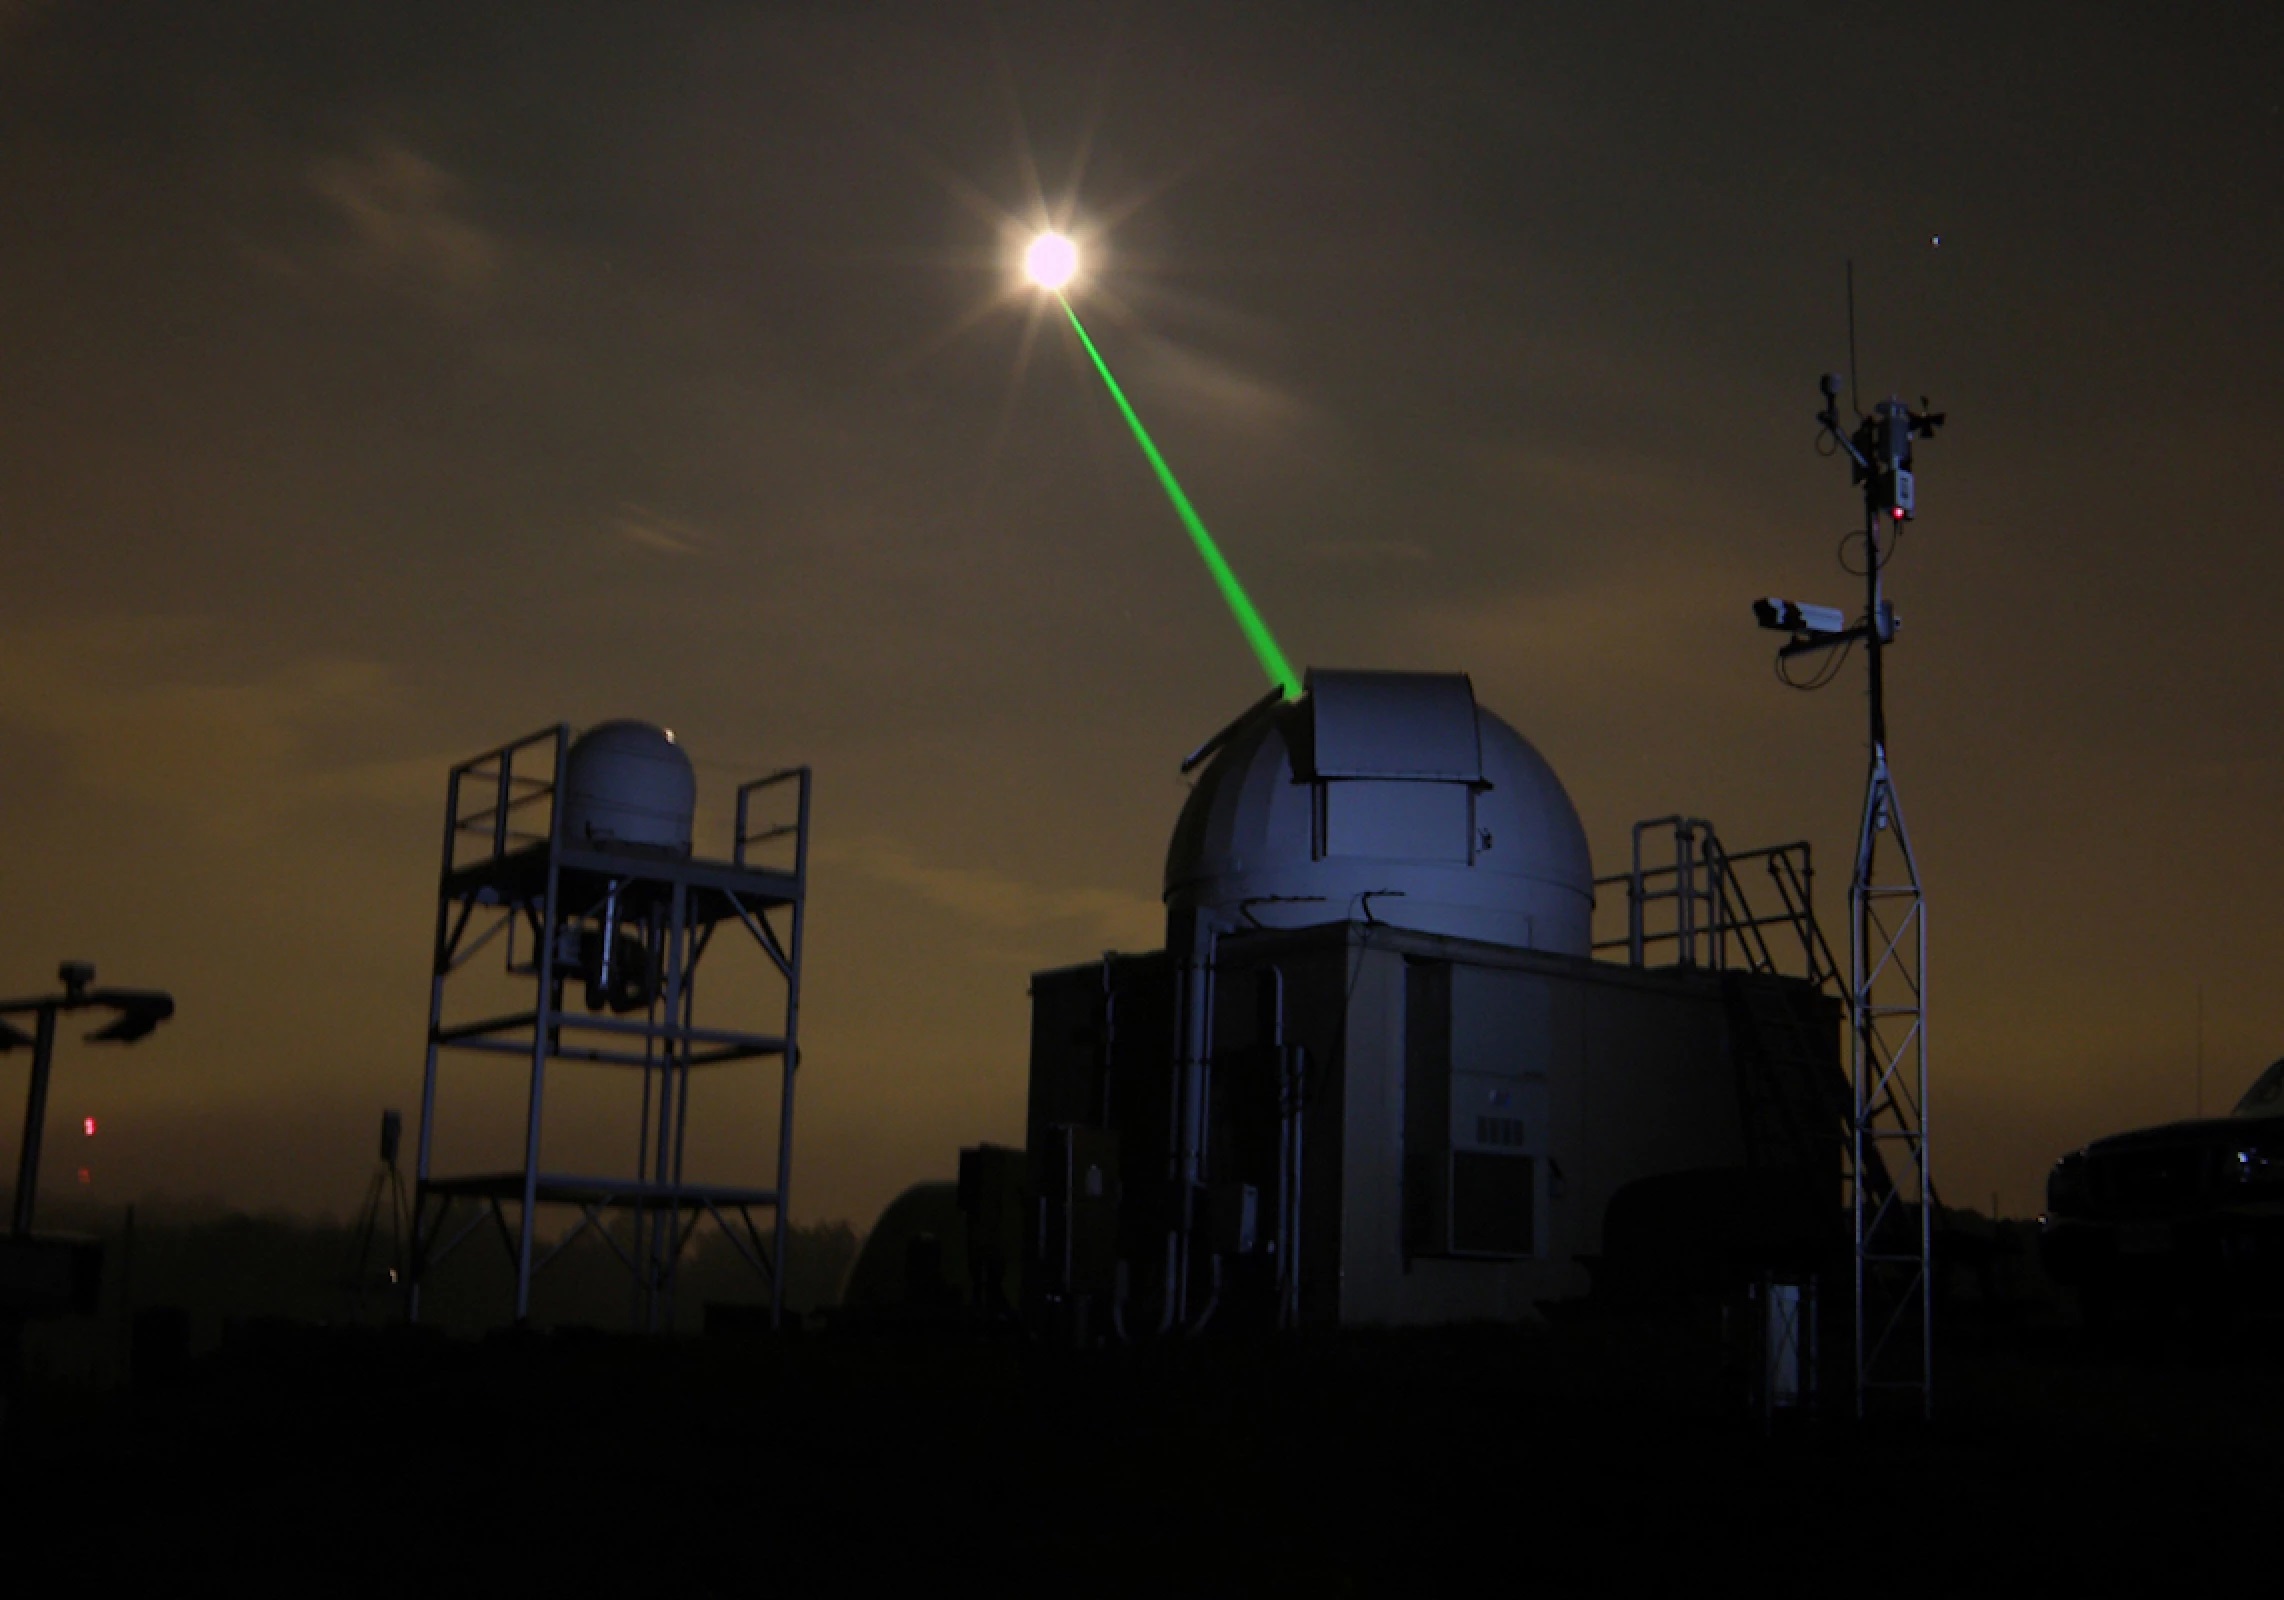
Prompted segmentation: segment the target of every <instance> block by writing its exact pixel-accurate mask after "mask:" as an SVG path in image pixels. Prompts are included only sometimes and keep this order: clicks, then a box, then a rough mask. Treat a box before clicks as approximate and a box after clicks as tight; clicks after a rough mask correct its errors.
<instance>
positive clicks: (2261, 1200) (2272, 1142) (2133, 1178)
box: [2038, 1061, 2284, 1319]
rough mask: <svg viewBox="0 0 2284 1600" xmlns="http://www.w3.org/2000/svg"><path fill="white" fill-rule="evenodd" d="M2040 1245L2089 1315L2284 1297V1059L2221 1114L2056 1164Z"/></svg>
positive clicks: (2103, 1144) (2110, 1141) (2112, 1141)
mask: <svg viewBox="0 0 2284 1600" xmlns="http://www.w3.org/2000/svg"><path fill="white" fill-rule="evenodd" d="M2038 1246H2039V1258H2040V1259H2041V1260H2042V1261H2043V1262H2044V1263H2045V1265H2046V1270H2047V1271H2048V1272H2049V1273H2050V1274H2052V1275H2053V1277H2054V1278H2056V1279H2057V1280H2058V1281H2060V1282H2062V1283H2064V1284H2067V1285H2070V1286H2071V1287H2073V1288H2075V1289H2076V1290H2077V1291H2078V1295H2079V1298H2080V1302H2081V1304H2082V1305H2083V1306H2084V1307H2085V1310H2086V1312H2087V1315H2088V1316H2089V1317H2090V1318H2095V1319H2099V1318H2100V1317H2102V1316H2103V1315H2105V1314H2107V1313H2108V1312H2110V1311H2113V1310H2116V1309H2118V1308H2120V1307H2121V1306H2134V1307H2152V1306H2157V1305H2187V1306H2191V1307H2207V1308H2213V1307H2259V1306H2271V1307H2274V1306H2284V1061H2279V1062H2277V1063H2276V1064H2275V1065H2274V1066H2272V1067H2270V1068H2269V1069H2268V1070H2267V1071H2266V1072H2263V1073H2262V1074H2261V1075H2260V1076H2259V1078H2258V1079H2257V1080H2255V1081H2254V1083H2253V1085H2252V1087H2251V1088H2250V1089H2248V1090H2246V1091H2245V1094H2244V1098H2243V1099H2241V1100H2239V1101H2238V1102H2237V1103H2236V1109H2235V1110H2233V1111H2231V1112H2230V1113H2229V1114H2228V1115H2227V1116H2225V1117H2207V1118H2199V1119H2197V1120H2195V1121H2190V1122H2174V1123H2168V1124H2167V1125H2165V1126H2164V1127H2160V1128H2141V1129H2137V1130H2135V1131H2134V1132H2132V1133H2120V1134H2114V1135H2112V1136H2111V1137H2109V1138H2107V1139H2097V1140H2095V1141H2094V1142H2093V1143H2092V1144H2090V1145H2087V1146H2086V1147H2085V1148H2084V1149H2083V1150H2074V1151H2072V1152H2071V1153H2070V1154H2068V1155H2066V1156H2064V1157H2063V1158H2062V1159H2061V1160H2060V1161H2057V1162H2056V1163H2054V1170H2053V1171H2052V1172H2051V1173H2049V1174H2048V1176H2047V1179H2046V1215H2045V1216H2044V1217H2043V1218H2041V1219H2040V1222H2039V1230H2038Z"/></svg>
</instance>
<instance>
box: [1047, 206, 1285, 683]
mask: <svg viewBox="0 0 2284 1600" xmlns="http://www.w3.org/2000/svg"><path fill="white" fill-rule="evenodd" d="M1023 270H1024V273H1025V274H1026V276H1028V277H1029V278H1030V280H1031V281H1032V282H1033V283H1035V284H1037V285H1038V286H1039V287H1040V288H1042V289H1044V290H1046V291H1047V292H1048V293H1050V294H1052V295H1053V296H1054V297H1055V302H1056V304H1058V305H1060V306H1061V307H1062V308H1063V315H1064V316H1066V317H1068V318H1069V319H1070V323H1071V331H1072V332H1073V333H1075V334H1077V335H1078V336H1079V344H1080V345H1081V346H1082V347H1084V349H1085V350H1086V353H1087V358H1088V359H1089V360H1091V361H1092V362H1093V363H1094V370H1095V371H1096V372H1097V373H1098V374H1100V375H1101V377H1102V385H1103V387H1104V388H1105V389H1108V390H1109V391H1110V398H1111V400H1112V401H1113V402H1114V403H1115V404H1116V405H1117V407H1118V412H1119V415H1120V416H1122V417H1124V418H1125V419H1126V426H1127V427H1128V428H1129V429H1131V430H1132V431H1133V434H1134V442H1135V444H1136V445H1138V446H1140V447H1141V450H1142V457H1143V459H1144V460H1145V461H1147V462H1149V463H1150V470H1151V471H1152V472H1153V473H1154V474H1156V476H1157V479H1158V486H1159V487H1160V488H1161V489H1163V490H1165V491H1166V499H1167V501H1168V502H1169V503H1170V504H1171V505H1172V506H1173V508H1174V515H1175V517H1176V518H1178V519H1179V520H1180V522H1181V524H1182V527H1183V528H1184V529H1185V530H1186V531H1187V532H1188V534H1189V536H1190V543H1191V544H1193V545H1195V546H1196V547H1197V553H1198V559H1199V560H1201V561H1203V562H1204V563H1205V570H1206V571H1207V573H1208V574H1210V575H1211V576H1212V578H1213V581H1214V585H1215V587H1217V588H1218V589H1220V590H1221V598H1222V600H1223V601H1224V602H1225V603H1226V604H1227V605H1228V607H1229V614H1230V615H1231V616H1232V617H1234V618H1236V620H1237V628H1238V631H1239V632H1240V633H1242V634H1244V636H1245V642H1246V644H1248V645H1249V646H1251V647H1252V650H1253V656H1254V659H1255V660H1257V661H1259V662H1260V663H1261V670H1262V671H1263V672H1265V673H1267V674H1268V677H1269V681H1270V682H1271V683H1272V684H1274V685H1276V687H1277V689H1278V690H1279V691H1280V692H1281V693H1282V695H1283V697H1284V698H1285V699H1288V700H1298V699H1299V698H1300V697H1301V679H1300V674H1299V673H1297V672H1295V671H1294V670H1293V666H1292V663H1291V662H1290V661H1288V660H1286V659H1285V652H1284V650H1283V649H1282V648H1280V647H1279V646H1278V644H1277V639H1276V635H1274V634H1272V633H1271V632H1270V631H1269V624H1268V622H1267V620H1266V619H1264V618H1263V617H1262V615H1261V612H1260V610H1259V608H1258V607H1256V606H1255V605H1254V604H1253V599H1252V597H1251V596H1250V595H1248V594H1247V593H1246V592H1245V585H1244V584H1242V583H1240V582H1238V581H1237V574H1236V573H1235V572H1234V571H1232V570H1231V569H1230V565H1229V561H1228V558H1227V557H1225V556H1224V555H1223V554H1222V553H1221V546H1220V545H1219V544H1217V543H1215V542H1214V537H1213V535H1212V534H1211V533H1210V532H1208V531H1207V529H1206V525H1205V519H1204V518H1202V517H1200V516H1199V515H1198V513H1197V508H1196V507H1195V506H1193V505H1191V504H1190V497H1189V496H1188V495H1187V494H1186V493H1184V492H1183V490H1182V485H1181V480H1180V479H1178V478H1176V477H1175V476H1174V469H1173V468H1172V467H1170V466H1168V465H1167V464H1166V458H1165V455H1164V454H1163V453H1162V452H1161V451H1160V450H1159V449H1158V446H1157V442H1156V441H1155V440H1153V439H1152V438H1151V437H1150V430H1149V429H1147V428H1145V427H1143V426H1142V419H1141V417H1139V416H1137V415H1136V414H1135V411H1134V406H1133V403H1132V402H1131V401H1129V400H1128V399H1127V398H1126V391H1125V390H1124V389H1121V388H1120V387H1119V386H1118V380H1117V379H1116V378H1115V377H1113V376H1112V375H1111V371H1110V363H1109V362H1107V361H1105V360H1104V359H1103V355H1102V351H1101V349H1100V348H1098V347H1097V346H1096V344H1095V342H1094V339H1093V338H1092V336H1090V335H1089V334H1088V333H1087V331H1086V324H1085V323H1083V322H1081V321H1080V320H1079V314H1078V311H1077V309H1076V308H1075V307H1074V306H1072V304H1071V301H1070V296H1068V295H1066V294H1065V293H1064V292H1063V290H1064V288H1065V287H1066V286H1067V285H1068V284H1069V283H1070V282H1071V280H1072V279H1073V278H1074V277H1076V276H1077V273H1078V246H1077V245H1075V244H1073V243H1072V242H1071V241H1070V240H1069V239H1068V238H1066V237H1065V236H1064V235H1062V234H1059V233H1042V234H1040V235H1039V236H1038V237H1037V238H1035V239H1033V240H1032V241H1031V245H1030V248H1029V249H1027V250H1026V251H1024V253H1023Z"/></svg>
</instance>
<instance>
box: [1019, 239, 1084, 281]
mask: <svg viewBox="0 0 2284 1600" xmlns="http://www.w3.org/2000/svg"><path fill="white" fill-rule="evenodd" d="M1078 270H1079V247H1078V246H1077V245H1075V244H1073V243H1071V241H1070V240H1069V239H1068V238H1067V237H1065V236H1064V235H1062V234H1059V233H1042V234H1041V235H1039V237H1038V238H1036V239H1034V240H1032V241H1031V248H1030V249H1028V250H1026V251H1024V252H1023V275H1024V276H1025V277H1027V278H1029V279H1030V280H1031V281H1032V282H1033V283H1035V284H1037V285H1038V286H1039V287H1040V288H1042V289H1060V288H1062V287H1063V286H1064V285H1065V284H1067V283H1069V282H1070V281H1071V279H1073V278H1074V277H1076V276H1078Z"/></svg>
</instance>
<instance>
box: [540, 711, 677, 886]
mask: <svg viewBox="0 0 2284 1600" xmlns="http://www.w3.org/2000/svg"><path fill="white" fill-rule="evenodd" d="M697 804H698V775H697V774H696V773H695V772H694V771H692V770H691V767H690V758H689V756H688V755H686V754H684V753H683V749H682V746H681V745H679V744H677V743H676V742H675V740H674V735H673V734H672V733H670V732H668V731H667V730H666V729H664V728H661V727H658V726H656V725H654V724H652V723H648V722H631V721H622V722H605V723H601V724H598V725H597V726H595V727H592V728H589V729H588V730H587V731H586V732H585V733H583V734H581V735H579V737H578V738H577V739H576V740H575V741H573V743H572V745H571V753H570V755H569V756H568V757H566V758H565V761H564V775H563V838H564V840H565V841H566V842H568V843H570V844H572V845H575V846H576V845H588V846H593V845H600V846H603V847H605V848H608V849H613V850H641V851H646V852H650V853H654V854H660V855H677V856H686V855H688V854H689V853H690V821H691V813H692V812H693V811H695V810H696V808H697Z"/></svg>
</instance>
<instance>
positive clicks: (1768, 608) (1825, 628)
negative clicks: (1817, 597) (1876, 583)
mask: <svg viewBox="0 0 2284 1600" xmlns="http://www.w3.org/2000/svg"><path fill="white" fill-rule="evenodd" d="M1753 615H1754V617H1756V618H1757V619H1758V620H1759V622H1760V625H1761V626H1762V627H1764V628H1775V629H1777V630H1778V631H1779V632H1781V633H1846V632H1847V631H1848V617H1847V613H1845V612H1843V611H1842V610H1841V609H1840V608H1839V607H1838V606H1804V605H1802V604H1801V603H1800V602H1799V601H1797V600H1779V599H1777V598H1775V597H1774V596H1771V597H1770V598H1768V599H1766V600H1755V601H1754V602H1753Z"/></svg>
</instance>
